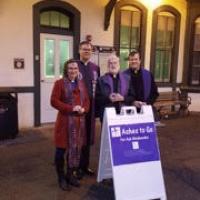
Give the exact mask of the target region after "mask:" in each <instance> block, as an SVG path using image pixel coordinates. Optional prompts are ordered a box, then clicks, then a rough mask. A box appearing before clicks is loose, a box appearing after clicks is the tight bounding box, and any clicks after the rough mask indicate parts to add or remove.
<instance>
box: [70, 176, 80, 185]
mask: <svg viewBox="0 0 200 200" xmlns="http://www.w3.org/2000/svg"><path fill="white" fill-rule="evenodd" d="M67 182H68V183H69V184H70V185H72V186H74V187H80V183H79V181H78V179H77V178H76V177H75V176H70V178H68V179H67Z"/></svg>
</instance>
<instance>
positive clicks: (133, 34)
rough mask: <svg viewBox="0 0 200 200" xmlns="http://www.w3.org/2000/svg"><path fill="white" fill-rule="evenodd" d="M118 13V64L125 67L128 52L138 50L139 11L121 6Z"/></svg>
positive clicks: (131, 7)
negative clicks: (119, 13)
mask: <svg viewBox="0 0 200 200" xmlns="http://www.w3.org/2000/svg"><path fill="white" fill-rule="evenodd" d="M120 12H121V24H120V64H121V66H126V62H125V61H126V58H127V57H128V54H129V53H130V51H131V50H133V49H140V31H141V27H140V26H141V11H140V10H139V9H137V8H136V7H133V6H123V7H121V9H120Z"/></svg>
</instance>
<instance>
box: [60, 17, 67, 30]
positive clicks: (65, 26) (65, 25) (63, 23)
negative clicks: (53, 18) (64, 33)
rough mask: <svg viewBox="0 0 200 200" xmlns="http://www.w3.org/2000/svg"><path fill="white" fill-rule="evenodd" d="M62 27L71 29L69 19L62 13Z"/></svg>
mask: <svg viewBox="0 0 200 200" xmlns="http://www.w3.org/2000/svg"><path fill="white" fill-rule="evenodd" d="M60 27H61V28H69V17H68V16H66V15H64V14H62V13H60Z"/></svg>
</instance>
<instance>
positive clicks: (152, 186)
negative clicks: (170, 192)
mask: <svg viewBox="0 0 200 200" xmlns="http://www.w3.org/2000/svg"><path fill="white" fill-rule="evenodd" d="M107 178H113V183H114V191H115V199H116V200H150V199H161V200H166V199H167V198H166V192H165V186H164V180H163V174H162V167H161V161H160V152H159V147H158V141H157V135H156V128H155V125H154V117H153V112H152V108H151V106H143V107H142V109H141V112H140V113H137V112H136V109H135V107H123V108H122V110H121V114H119V115H117V114H116V112H115V109H114V108H106V109H105V112H104V119H103V126H102V135H101V149H100V159H99V170H98V177H97V181H98V182H100V181H102V180H103V179H107Z"/></svg>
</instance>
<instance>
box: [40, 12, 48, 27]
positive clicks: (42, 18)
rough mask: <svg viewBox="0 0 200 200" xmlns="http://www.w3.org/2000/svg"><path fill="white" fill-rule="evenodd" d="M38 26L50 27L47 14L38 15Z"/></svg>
mask: <svg viewBox="0 0 200 200" xmlns="http://www.w3.org/2000/svg"><path fill="white" fill-rule="evenodd" d="M40 24H41V25H46V26H49V25H50V15H49V12H43V13H41V14H40Z"/></svg>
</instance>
